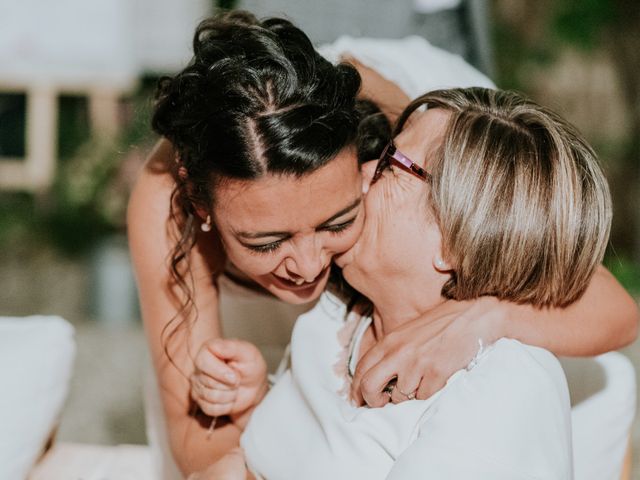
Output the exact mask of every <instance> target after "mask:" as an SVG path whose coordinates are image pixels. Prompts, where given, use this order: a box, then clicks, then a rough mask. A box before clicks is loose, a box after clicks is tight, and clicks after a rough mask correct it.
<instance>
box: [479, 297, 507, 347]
mask: <svg viewBox="0 0 640 480" xmlns="http://www.w3.org/2000/svg"><path fill="white" fill-rule="evenodd" d="M483 302H484V314H483V315H482V323H483V327H482V335H481V338H482V341H483V342H484V343H485V345H490V344H492V343H495V342H496V341H498V340H499V339H501V338H503V337H507V338H508V337H510V332H509V321H508V319H509V312H510V307H511V304H510V303H509V302H503V301H501V300H498V299H497V298H495V297H483Z"/></svg>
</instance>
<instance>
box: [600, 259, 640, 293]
mask: <svg viewBox="0 0 640 480" xmlns="http://www.w3.org/2000/svg"><path fill="white" fill-rule="evenodd" d="M604 265H605V267H607V269H609V271H610V272H611V273H612V274H613V275H614V276H615V277H616V278H617V279H618V281H619V282H620V283H621V284H622V286H623V287H624V288H625V289H626V290H627V291H628V292H629V293H630V294H631V295H633V296H634V297H636V298H640V265H638V264H637V263H635V262H633V261H632V260H631V259H630V258H628V257H624V256H623V257H620V256H617V255H613V254H609V255H608V256H607V257H606V258H605V261H604Z"/></svg>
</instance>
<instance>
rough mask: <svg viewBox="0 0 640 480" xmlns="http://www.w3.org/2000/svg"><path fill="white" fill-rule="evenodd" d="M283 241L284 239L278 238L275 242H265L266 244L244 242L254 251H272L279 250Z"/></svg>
mask: <svg viewBox="0 0 640 480" xmlns="http://www.w3.org/2000/svg"><path fill="white" fill-rule="evenodd" d="M282 242H283V240H277V241H275V242H270V243H265V244H264V245H249V244H246V243H244V244H243V245H244V246H245V247H246V248H248V249H249V250H251V251H252V252H256V253H271V252H275V251H276V250H278V249H279V248H280V245H282Z"/></svg>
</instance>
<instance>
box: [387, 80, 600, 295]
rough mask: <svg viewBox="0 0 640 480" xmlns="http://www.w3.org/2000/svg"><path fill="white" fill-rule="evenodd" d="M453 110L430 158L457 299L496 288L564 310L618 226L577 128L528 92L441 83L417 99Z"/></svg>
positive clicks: (450, 287)
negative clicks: (447, 86) (448, 86)
mask: <svg viewBox="0 0 640 480" xmlns="http://www.w3.org/2000/svg"><path fill="white" fill-rule="evenodd" d="M421 107H423V108H424V107H426V108H429V109H432V108H442V109H445V110H448V111H449V112H451V116H450V118H449V124H448V127H447V129H446V133H445V136H444V139H443V143H442V145H441V147H440V149H439V151H438V153H437V154H436V158H434V159H430V163H429V165H430V167H431V168H430V170H431V174H432V176H433V178H432V185H431V189H430V192H431V194H430V204H431V208H432V210H433V212H434V214H435V217H436V219H437V222H438V224H439V227H440V230H441V233H442V246H443V254H444V256H445V258H446V259H447V261H448V262H449V264H450V265H451V268H452V275H451V278H450V279H449V280H448V281H447V282H446V284H445V285H444V287H443V294H444V295H445V296H446V297H449V298H454V299H458V300H465V299H472V298H477V297H480V296H483V295H492V296H495V297H498V298H500V299H504V300H509V301H512V302H517V303H527V304H532V305H535V306H537V307H562V306H566V305H568V304H570V303H571V302H573V301H575V300H576V299H578V298H579V297H580V296H581V295H582V294H583V293H584V291H585V290H586V288H587V285H588V283H589V280H590V279H591V277H592V276H593V274H594V272H595V270H596V268H597V266H598V264H599V263H600V262H601V261H602V257H603V255H604V251H605V248H606V245H607V241H608V238H609V230H610V226H611V216H612V211H611V198H610V194H609V188H608V185H607V181H606V179H605V176H604V174H603V172H602V169H601V168H600V166H599V165H598V161H597V159H596V155H595V153H594V152H593V150H592V148H591V147H590V146H589V145H588V144H587V142H586V141H585V140H584V139H583V138H582V136H581V135H580V134H579V133H578V132H577V131H576V129H575V128H574V127H573V126H571V125H570V124H569V123H567V122H566V121H565V120H563V119H562V118H561V117H559V116H558V115H557V114H555V113H553V112H551V111H550V110H548V109H546V108H544V107H541V106H539V105H537V104H535V103H534V102H532V101H531V100H529V99H527V98H525V97H523V96H522V95H520V94H517V93H514V92H507V91H496V90H490V89H484V88H470V89H452V90H437V91H433V92H430V93H427V94H426V95H423V96H421V97H419V98H417V99H416V100H414V101H413V102H412V103H411V104H410V105H409V106H408V107H407V108H406V109H405V111H404V112H403V114H402V115H401V117H400V118H399V119H398V124H397V126H396V132H395V134H397V133H398V132H399V131H401V130H402V128H403V126H404V124H405V122H406V121H407V119H408V118H409V117H410V116H411V114H412V113H413V112H415V111H416V110H417V109H419V108H421Z"/></svg>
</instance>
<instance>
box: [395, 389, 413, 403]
mask: <svg viewBox="0 0 640 480" xmlns="http://www.w3.org/2000/svg"><path fill="white" fill-rule="evenodd" d="M398 392H400V393H401V394H402V395H404V396H405V397H407V400H415V398H416V391H415V390H414V391H413V392H411V393H404V392H403V391H402V390H400V389H398Z"/></svg>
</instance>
